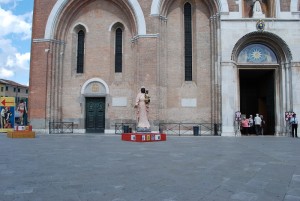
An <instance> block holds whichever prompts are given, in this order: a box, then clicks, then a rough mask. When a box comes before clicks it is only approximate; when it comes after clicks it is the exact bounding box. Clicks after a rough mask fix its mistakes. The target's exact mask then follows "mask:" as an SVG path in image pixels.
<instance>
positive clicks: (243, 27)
mask: <svg viewBox="0 0 300 201" xmlns="http://www.w3.org/2000/svg"><path fill="white" fill-rule="evenodd" d="M34 2H35V3H34V15H33V29H32V50H31V68H30V90H29V91H30V94H29V118H30V123H31V124H32V126H33V128H34V129H35V130H37V131H40V132H48V129H49V122H73V123H74V125H75V127H74V128H75V132H80V133H89V132H100V133H101V132H105V133H114V131H115V125H116V123H134V122H135V121H136V111H135V109H134V104H135V97H136V94H137V93H138V92H139V91H140V88H141V86H145V87H146V89H147V90H149V95H150V96H151V103H150V109H149V121H150V124H151V127H152V130H154V131H158V130H159V124H160V123H179V122H180V123H199V124H201V123H208V124H211V125H218V128H219V131H220V133H221V135H222V136H232V135H234V134H235V133H234V132H235V129H236V127H235V125H236V122H235V113H236V112H237V111H240V112H241V113H242V114H243V115H246V116H247V117H248V116H249V115H250V114H253V115H255V113H259V114H263V115H264V117H265V119H266V121H267V122H268V128H267V132H268V133H267V134H271V135H287V134H288V133H287V122H286V121H285V119H284V115H285V112H287V111H293V112H296V113H297V112H300V94H299V93H298V92H299V90H300V79H299V77H300V54H299V53H300V0H268V1H266V0H261V1H257V2H255V1H252V0H80V1H78V0H35V1H34ZM254 4H256V5H257V6H258V7H257V6H256V5H254ZM256 7H257V8H256Z"/></svg>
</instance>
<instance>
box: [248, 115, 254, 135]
mask: <svg viewBox="0 0 300 201" xmlns="http://www.w3.org/2000/svg"><path fill="white" fill-rule="evenodd" d="M248 121H249V129H248V132H249V134H252V133H253V117H252V115H251V114H250V116H249V119H248Z"/></svg>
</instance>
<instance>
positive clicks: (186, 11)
mask: <svg viewBox="0 0 300 201" xmlns="http://www.w3.org/2000/svg"><path fill="white" fill-rule="evenodd" d="M183 15H184V79H185V81H192V80H193V36H192V26H193V23H192V4H191V3H189V2H186V3H185V4H184V5H183Z"/></svg>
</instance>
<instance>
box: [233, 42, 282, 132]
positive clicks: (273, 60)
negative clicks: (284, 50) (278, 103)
mask: <svg viewBox="0 0 300 201" xmlns="http://www.w3.org/2000/svg"><path fill="white" fill-rule="evenodd" d="M238 68H239V71H238V73H239V86H240V87H239V88H240V111H241V113H242V115H243V116H246V117H247V118H248V117H249V116H250V115H252V116H253V118H254V117H255V116H256V114H259V115H262V116H263V119H264V121H265V122H266V124H265V125H263V134H264V135H274V133H275V110H276V108H275V81H276V80H275V74H276V70H277V69H278V61H277V57H276V55H275V53H274V52H273V51H272V50H271V49H270V48H269V47H268V46H266V45H264V44H261V43H253V44H250V45H247V46H246V47H245V48H243V49H242V51H240V53H239V56H238ZM250 134H255V130H254V129H250Z"/></svg>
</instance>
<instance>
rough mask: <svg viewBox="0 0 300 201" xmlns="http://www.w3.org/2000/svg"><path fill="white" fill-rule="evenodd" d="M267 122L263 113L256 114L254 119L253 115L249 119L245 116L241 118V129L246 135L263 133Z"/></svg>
mask: <svg viewBox="0 0 300 201" xmlns="http://www.w3.org/2000/svg"><path fill="white" fill-rule="evenodd" d="M265 124H266V122H265V120H264V117H263V115H259V114H256V116H255V117H254V119H253V116H252V115H250V116H249V118H248V119H247V118H246V117H243V118H242V120H241V131H242V134H244V135H249V134H256V135H263V134H264V126H265Z"/></svg>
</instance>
